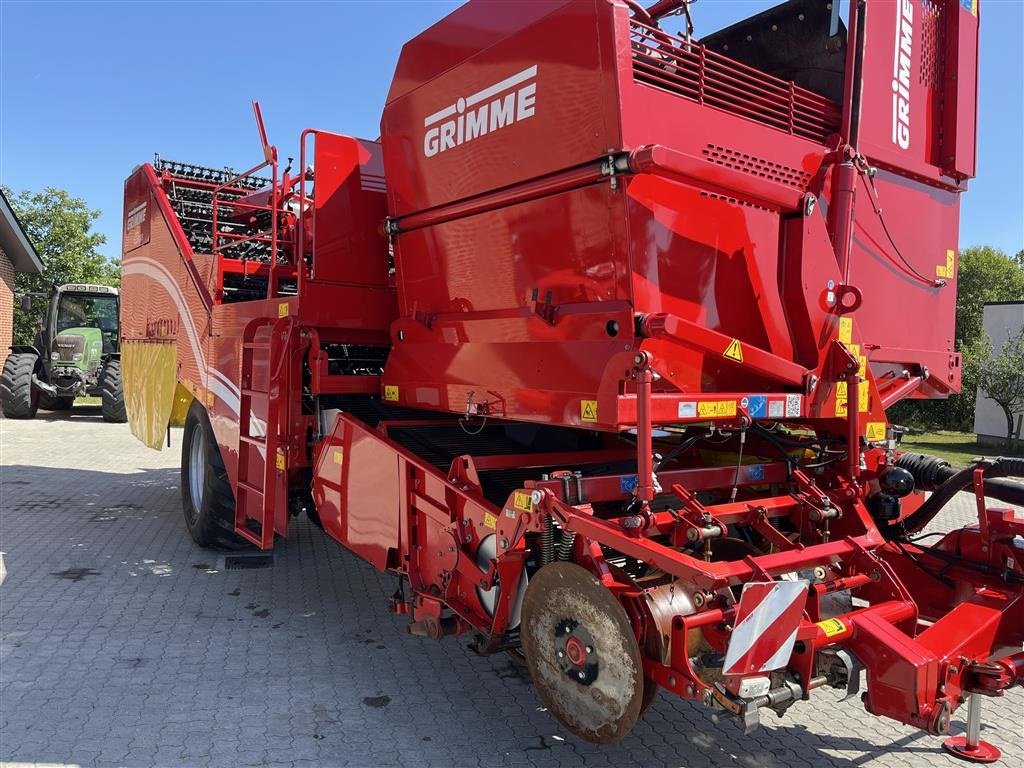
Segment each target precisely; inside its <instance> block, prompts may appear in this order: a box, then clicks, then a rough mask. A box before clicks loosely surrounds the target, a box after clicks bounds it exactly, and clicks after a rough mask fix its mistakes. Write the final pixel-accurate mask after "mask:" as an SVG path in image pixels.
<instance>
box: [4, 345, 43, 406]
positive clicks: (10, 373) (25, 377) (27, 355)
mask: <svg viewBox="0 0 1024 768" xmlns="http://www.w3.org/2000/svg"><path fill="white" fill-rule="evenodd" d="M38 361H39V358H38V357H37V356H36V355H33V354H32V353H31V352H12V353H11V354H9V355H8V356H7V360H6V361H5V362H4V369H3V373H0V406H2V408H3V412H4V416H6V417H7V418H8V419H31V418H33V417H34V416H35V415H36V411H38V410H39V390H38V389H35V388H34V387H33V386H32V374H33V373H35V370H36V364H37V362H38Z"/></svg>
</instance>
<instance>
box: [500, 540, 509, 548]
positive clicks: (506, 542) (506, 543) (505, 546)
mask: <svg viewBox="0 0 1024 768" xmlns="http://www.w3.org/2000/svg"><path fill="white" fill-rule="evenodd" d="M501 548H502V549H508V539H502V540H501Z"/></svg>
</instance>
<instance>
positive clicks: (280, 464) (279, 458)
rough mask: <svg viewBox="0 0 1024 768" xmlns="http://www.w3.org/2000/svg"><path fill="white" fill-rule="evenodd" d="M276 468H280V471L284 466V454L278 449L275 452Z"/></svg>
mask: <svg viewBox="0 0 1024 768" xmlns="http://www.w3.org/2000/svg"><path fill="white" fill-rule="evenodd" d="M277 468H278V469H279V470H281V471H282V472H284V468H285V463H284V454H283V453H281V452H280V451H278V452H277Z"/></svg>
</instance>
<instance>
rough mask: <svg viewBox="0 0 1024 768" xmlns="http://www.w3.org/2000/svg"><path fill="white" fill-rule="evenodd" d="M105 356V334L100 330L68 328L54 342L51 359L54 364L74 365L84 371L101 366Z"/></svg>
mask: <svg viewBox="0 0 1024 768" xmlns="http://www.w3.org/2000/svg"><path fill="white" fill-rule="evenodd" d="M102 356H103V333H102V331H101V330H100V329H99V328H67V329H65V330H64V331H63V332H61V333H60V334H59V335H58V336H57V338H56V339H54V340H53V348H52V349H51V351H50V359H51V361H52V362H53V363H54V364H59V365H73V366H75V367H76V368H81V369H82V370H83V371H85V370H91V369H93V368H95V367H96V366H97V365H99V362H100V358H101V357H102Z"/></svg>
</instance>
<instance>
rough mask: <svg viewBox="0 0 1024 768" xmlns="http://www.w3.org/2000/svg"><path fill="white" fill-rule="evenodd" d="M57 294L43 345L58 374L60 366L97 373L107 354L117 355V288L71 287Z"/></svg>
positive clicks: (61, 289)
mask: <svg viewBox="0 0 1024 768" xmlns="http://www.w3.org/2000/svg"><path fill="white" fill-rule="evenodd" d="M55 294H56V295H55V298H56V301H53V302H52V303H51V309H50V311H51V312H52V313H53V314H52V316H51V318H50V319H49V322H47V324H46V328H45V329H44V330H43V331H42V332H41V333H42V334H44V335H45V336H49V338H46V339H44V340H43V341H44V343H43V344H41V345H40V346H41V348H43V349H46V350H48V352H49V355H50V362H51V365H52V366H53V367H54V369H55V373H56V368H57V367H61V368H72V369H75V370H76V371H82V372H92V373H94V372H95V371H96V369H97V368H98V367H99V365H100V362H101V361H102V359H103V356H104V355H110V354H114V353H115V352H117V348H118V339H117V329H118V322H117V317H118V294H117V289H116V288H109V287H107V286H104V285H79V284H70V285H64V286H61V287H59V288H57V289H56V291H55ZM51 329H52V330H51ZM67 374H68V375H74V373H73V372H72V371H68V372H67ZM58 375H59V374H58Z"/></svg>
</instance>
